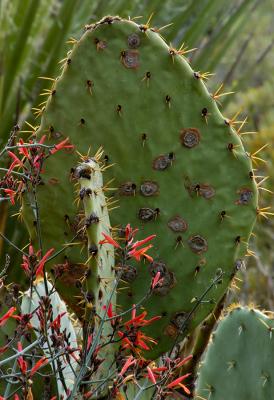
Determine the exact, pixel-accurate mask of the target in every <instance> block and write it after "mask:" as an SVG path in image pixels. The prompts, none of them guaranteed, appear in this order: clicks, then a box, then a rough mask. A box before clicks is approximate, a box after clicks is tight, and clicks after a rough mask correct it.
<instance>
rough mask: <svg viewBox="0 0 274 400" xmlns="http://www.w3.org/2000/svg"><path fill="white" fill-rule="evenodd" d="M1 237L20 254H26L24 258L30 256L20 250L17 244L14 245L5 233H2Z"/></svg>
mask: <svg viewBox="0 0 274 400" xmlns="http://www.w3.org/2000/svg"><path fill="white" fill-rule="evenodd" d="M0 236H1V237H2V239H4V240H5V241H6V242H7V243H8V244H10V245H11V246H12V247H13V248H15V249H16V250H17V251H19V253H21V254H24V256H26V257H28V254H27V253H25V252H24V251H23V250H21V249H19V247H17V246H16V244H14V243H12V242H11V241H10V240H9V239H8V238H7V237H6V236H5V235H4V234H3V233H1V232H0Z"/></svg>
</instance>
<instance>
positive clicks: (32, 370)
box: [30, 357, 49, 377]
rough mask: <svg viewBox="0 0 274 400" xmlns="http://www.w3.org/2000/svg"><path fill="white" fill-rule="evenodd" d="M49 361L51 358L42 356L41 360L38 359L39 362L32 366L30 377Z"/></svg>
mask: <svg viewBox="0 0 274 400" xmlns="http://www.w3.org/2000/svg"><path fill="white" fill-rule="evenodd" d="M48 362H49V360H48V359H47V358H46V357H42V358H40V360H38V361H37V363H36V364H35V365H34V366H33V367H32V369H31V371H30V377H32V376H33V375H34V374H35V372H36V371H37V370H38V369H40V368H42V367H43V366H44V365H46V364H47V363H48Z"/></svg>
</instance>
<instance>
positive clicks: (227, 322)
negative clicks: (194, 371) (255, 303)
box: [194, 307, 274, 400]
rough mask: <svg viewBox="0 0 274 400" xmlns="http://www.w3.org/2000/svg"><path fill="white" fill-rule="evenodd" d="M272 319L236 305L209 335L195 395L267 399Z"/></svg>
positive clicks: (273, 347)
mask: <svg viewBox="0 0 274 400" xmlns="http://www.w3.org/2000/svg"><path fill="white" fill-rule="evenodd" d="M273 329H274V320H273V319H270V318H268V317H267V316H266V315H265V314H263V313H262V312H260V311H258V310H254V309H248V308H247V307H246V308H241V307H238V308H236V309H234V310H233V311H232V312H230V313H229V314H228V315H227V316H226V317H225V318H224V319H223V320H222V321H221V322H220V323H219V325H218V327H217V329H216V331H215V332H214V333H213V335H212V340H211V343H210V344H209V347H208V349H207V351H206V354H205V357H204V360H203V362H202V364H201V367H200V369H199V375H198V380H197V383H196V385H197V387H196V395H195V396H194V398H195V399H196V400H198V399H206V400H207V399H210V400H230V399H238V400H245V399H249V400H269V399H272V398H273V393H274V385H273V382H274V372H273V355H274V341H273V337H272V335H273Z"/></svg>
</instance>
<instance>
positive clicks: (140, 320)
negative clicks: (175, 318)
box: [124, 305, 161, 329]
mask: <svg viewBox="0 0 274 400" xmlns="http://www.w3.org/2000/svg"><path fill="white" fill-rule="evenodd" d="M146 316H147V312H146V311H143V312H142V313H141V314H140V315H138V316H136V308H135V305H134V306H133V309H132V312H131V319H130V320H129V321H127V322H125V324H124V325H125V327H126V328H127V329H129V327H130V325H132V326H134V327H142V326H147V325H150V324H152V323H153V322H154V321H157V320H159V319H160V318H161V317H160V316H156V317H153V318H151V319H147V320H146V319H145V317H146Z"/></svg>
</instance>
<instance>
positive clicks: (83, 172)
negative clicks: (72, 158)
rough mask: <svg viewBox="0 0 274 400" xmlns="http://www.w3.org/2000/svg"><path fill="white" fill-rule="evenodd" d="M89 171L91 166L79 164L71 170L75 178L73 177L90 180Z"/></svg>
mask: <svg viewBox="0 0 274 400" xmlns="http://www.w3.org/2000/svg"><path fill="white" fill-rule="evenodd" d="M91 172H92V171H91V168H90V167H89V166H82V165H79V166H78V167H76V168H75V169H74V171H73V178H75V179H80V178H84V179H88V180H90V178H91Z"/></svg>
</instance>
